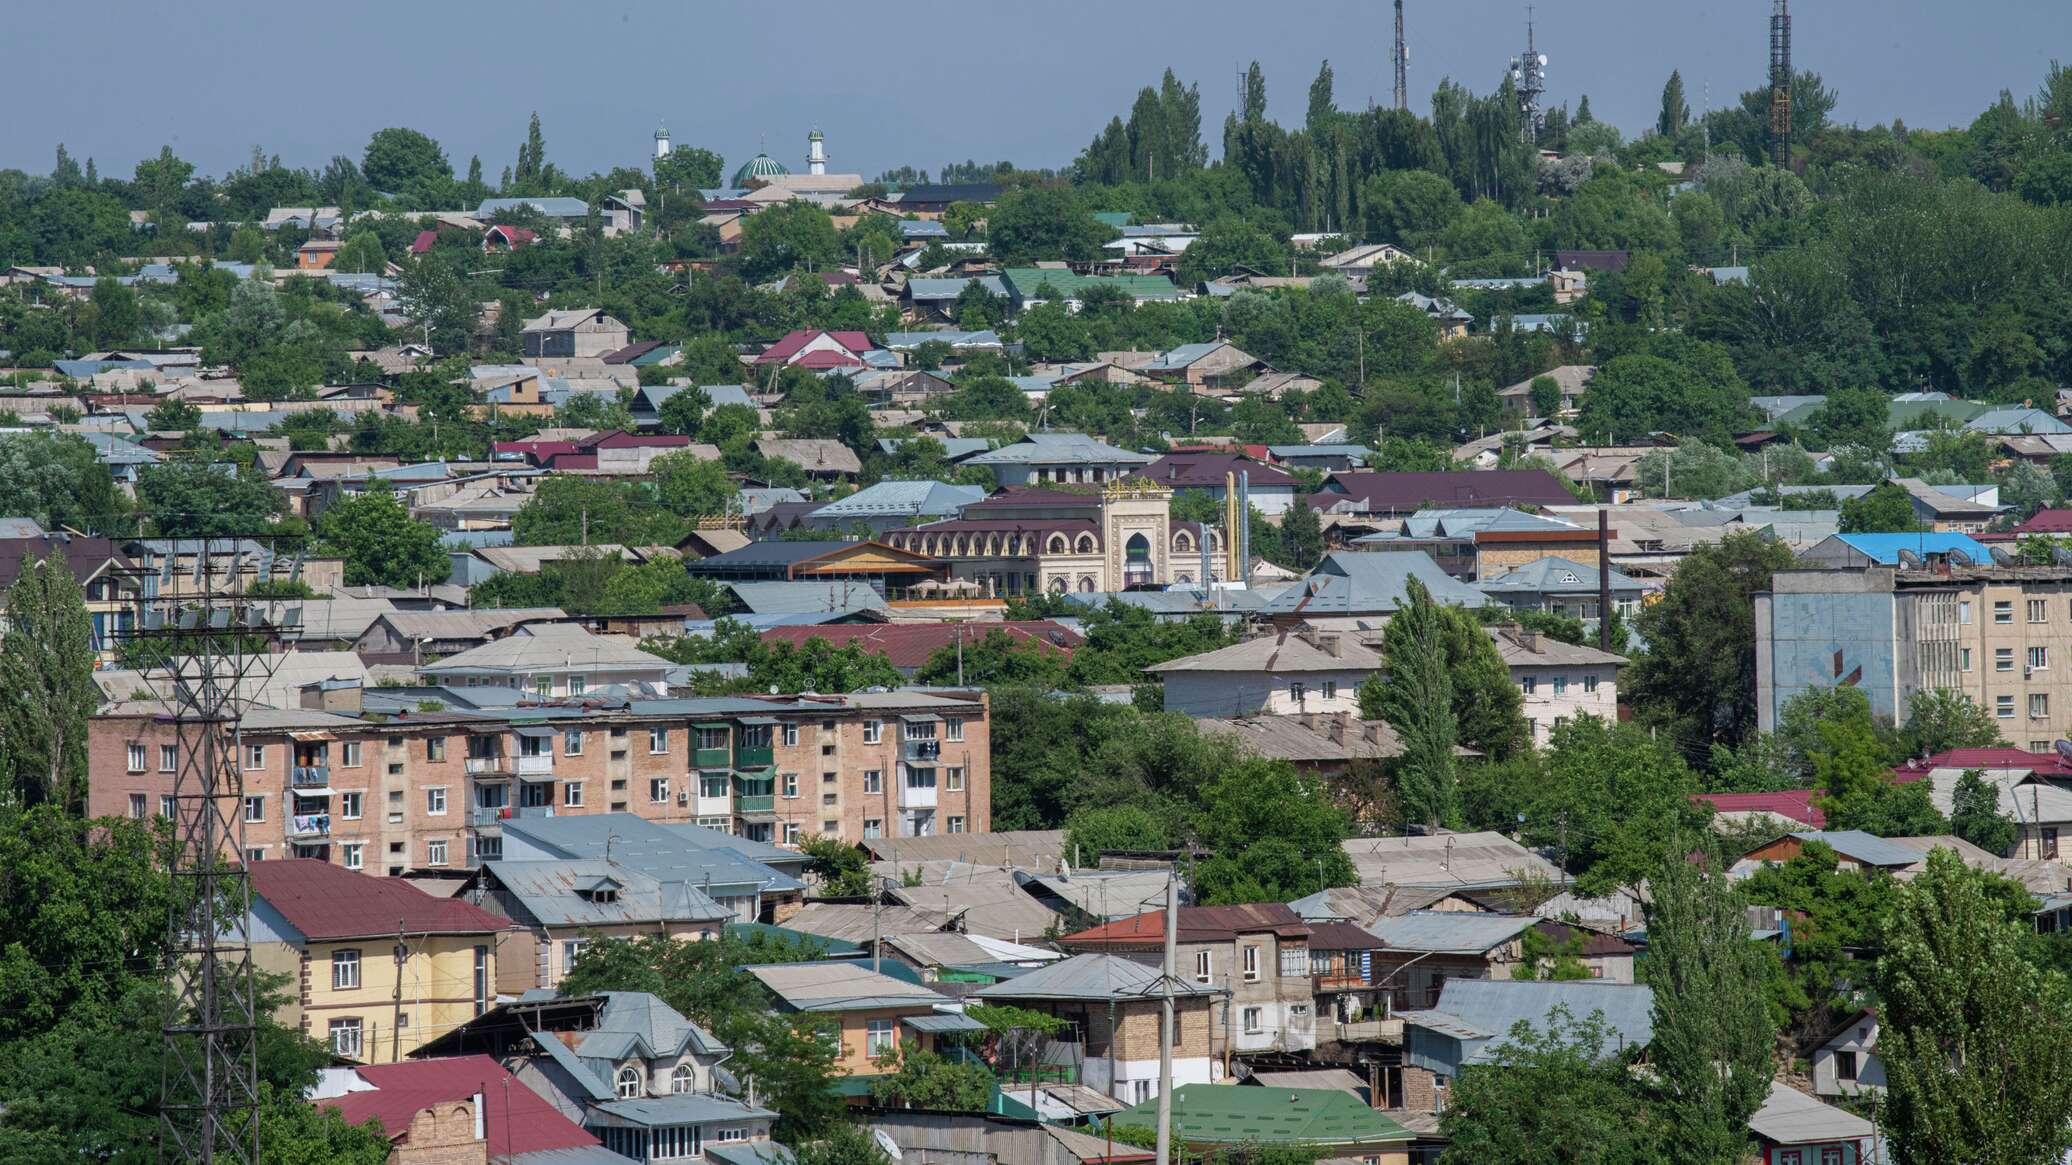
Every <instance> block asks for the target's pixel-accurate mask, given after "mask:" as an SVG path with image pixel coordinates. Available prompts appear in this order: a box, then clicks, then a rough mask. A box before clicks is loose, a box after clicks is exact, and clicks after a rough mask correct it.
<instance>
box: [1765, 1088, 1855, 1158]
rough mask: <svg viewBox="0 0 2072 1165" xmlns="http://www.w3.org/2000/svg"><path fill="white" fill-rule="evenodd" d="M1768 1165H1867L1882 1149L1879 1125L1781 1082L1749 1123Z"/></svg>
mask: <svg viewBox="0 0 2072 1165" xmlns="http://www.w3.org/2000/svg"><path fill="white" fill-rule="evenodd" d="M1748 1131H1749V1132H1752V1133H1754V1134H1755V1140H1756V1145H1757V1147H1758V1148H1760V1149H1761V1150H1762V1158H1761V1160H1762V1165H1829V1163H1832V1165H1861V1163H1862V1162H1867V1161H1870V1160H1872V1159H1873V1158H1872V1149H1873V1146H1877V1145H1879V1144H1880V1139H1879V1137H1878V1129H1877V1126H1876V1125H1874V1124H1872V1123H1871V1122H1869V1121H1867V1120H1865V1119H1863V1118H1862V1117H1860V1116H1857V1115H1856V1114H1855V1113H1853V1112H1847V1111H1844V1110H1842V1109H1839V1108H1836V1107H1835V1106H1834V1105H1831V1104H1824V1103H1822V1102H1821V1101H1819V1100H1817V1099H1815V1098H1813V1097H1811V1096H1807V1095H1806V1094H1805V1093H1803V1092H1800V1091H1798V1090H1797V1089H1795V1088H1793V1087H1791V1086H1790V1085H1788V1084H1786V1083H1784V1082H1783V1081H1781V1080H1772V1081H1771V1082H1770V1095H1769V1097H1768V1098H1767V1099H1765V1100H1764V1101H1763V1106H1762V1107H1761V1108H1759V1109H1757V1110H1755V1115H1754V1116H1751V1117H1749V1118H1748Z"/></svg>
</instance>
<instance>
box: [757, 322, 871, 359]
mask: <svg viewBox="0 0 2072 1165" xmlns="http://www.w3.org/2000/svg"><path fill="white" fill-rule="evenodd" d="M822 336H826V337H828V338H829V339H831V340H833V341H834V342H835V343H837V344H840V345H841V346H842V347H844V348H847V349H848V350H849V353H850V356H849V360H848V362H849V363H862V361H860V360H858V359H856V354H858V353H862V352H868V351H870V350H871V347H872V345H871V338H870V337H869V336H866V335H864V334H863V333H862V332H827V331H820V330H816V329H812V328H801V329H799V330H798V331H795V332H792V333H791V334H789V335H787V336H785V337H784V338H783V339H781V340H779V341H777V342H776V343H774V344H772V345H770V346H769V348H768V349H766V350H765V351H764V352H763V354H762V355H760V356H757V357H756V358H755V362H756V363H757V364H800V365H803V366H804V367H807V368H830V367H834V366H835V365H834V364H833V363H814V361H817V360H826V361H830V362H832V361H838V360H839V359H840V358H841V353H838V352H826V353H813V354H812V355H810V356H807V357H806V358H804V359H801V360H794V359H793V357H795V356H797V355H798V354H799V352H800V351H801V350H802V349H804V348H805V346H806V345H808V344H810V343H812V342H813V341H814V340H817V339H819V338H820V337H822Z"/></svg>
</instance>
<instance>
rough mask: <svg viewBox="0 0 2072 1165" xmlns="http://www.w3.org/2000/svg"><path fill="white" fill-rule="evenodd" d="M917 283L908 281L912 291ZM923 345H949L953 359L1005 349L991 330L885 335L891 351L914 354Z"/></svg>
mask: <svg viewBox="0 0 2072 1165" xmlns="http://www.w3.org/2000/svg"><path fill="white" fill-rule="evenodd" d="M915 282H916V281H915V280H911V279H910V280H908V281H907V286H908V288H909V289H911V288H912V286H913V284H914V283H915ZM951 282H962V280H952V281H951ZM995 294H1005V291H1004V289H1003V290H1001V291H999V292H996V293H995ZM923 344H948V345H949V346H950V351H951V352H952V353H953V354H954V355H953V356H952V359H955V358H958V357H962V356H966V355H969V354H970V353H973V352H998V351H1000V350H1001V349H1002V348H1003V347H1004V345H1003V344H1002V343H1001V342H1000V333H998V332H996V331H993V330H992V329H991V328H980V329H959V328H940V329H936V330H933V331H921V332H887V333H886V334H885V347H886V349H887V350H889V351H893V352H912V351H914V350H915V349H917V348H919V347H920V346H921V345H923Z"/></svg>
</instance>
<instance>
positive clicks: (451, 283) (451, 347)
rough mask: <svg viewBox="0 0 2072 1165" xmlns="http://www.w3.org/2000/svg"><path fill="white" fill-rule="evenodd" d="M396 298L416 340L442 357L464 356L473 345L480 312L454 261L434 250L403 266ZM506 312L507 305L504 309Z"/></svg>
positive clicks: (478, 305) (397, 282)
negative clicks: (461, 354)
mask: <svg viewBox="0 0 2072 1165" xmlns="http://www.w3.org/2000/svg"><path fill="white" fill-rule="evenodd" d="M396 284H397V286H396V298H397V300H398V301H399V303H400V306H401V307H402V309H403V316H404V318H405V319H408V320H409V321H410V327H411V330H412V332H413V333H414V334H415V336H416V338H418V339H420V340H424V341H425V342H427V343H429V344H430V345H431V346H432V350H433V351H435V352H440V353H444V354H449V355H450V354H452V353H456V352H466V351H467V350H468V349H469V348H471V347H472V346H473V345H474V342H475V326H476V322H477V321H478V320H479V319H480V318H481V314H482V308H481V305H480V303H478V302H477V300H476V297H475V293H474V292H473V291H472V290H470V289H469V287H468V285H467V282H466V280H464V279H463V278H462V277H461V274H460V271H459V270H458V268H456V267H455V265H454V261H453V260H452V259H450V258H448V257H446V256H444V255H441V254H440V253H439V250H438V248H436V247H434V248H433V249H432V250H430V251H427V252H426V253H425V254H423V255H421V256H419V257H418V259H417V261H416V262H413V263H405V264H404V265H403V273H402V275H401V276H400V277H398V279H397V280H396ZM505 307H506V310H508V309H509V305H508V304H507V305H505Z"/></svg>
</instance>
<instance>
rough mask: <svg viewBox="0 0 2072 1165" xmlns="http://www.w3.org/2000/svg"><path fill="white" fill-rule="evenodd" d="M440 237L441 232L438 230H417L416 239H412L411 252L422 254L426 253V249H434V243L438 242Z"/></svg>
mask: <svg viewBox="0 0 2072 1165" xmlns="http://www.w3.org/2000/svg"><path fill="white" fill-rule="evenodd" d="M438 238H439V232H438V231H419V232H417V237H416V238H414V239H412V240H410V253H411V254H413V255H422V254H424V253H425V252H426V251H429V250H431V249H432V244H433V243H434V242H437V241H438Z"/></svg>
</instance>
